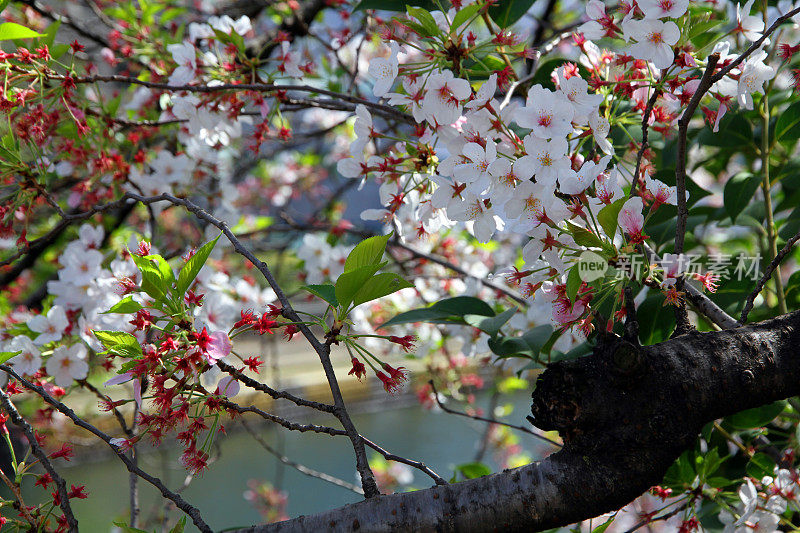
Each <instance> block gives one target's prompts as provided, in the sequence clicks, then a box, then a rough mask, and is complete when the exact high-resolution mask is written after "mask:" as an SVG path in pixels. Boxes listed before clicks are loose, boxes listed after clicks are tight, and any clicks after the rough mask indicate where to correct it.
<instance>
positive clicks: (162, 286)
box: [131, 254, 170, 301]
mask: <svg viewBox="0 0 800 533" xmlns="http://www.w3.org/2000/svg"><path fill="white" fill-rule="evenodd" d="M131 258H132V259H133V262H134V263H136V268H138V269H139V272H141V273H142V284H141V287H142V290H143V291H144V292H146V293H147V294H148V295H149V296H150V297H152V298H153V299H154V300H156V301H166V299H167V294H169V289H170V288H169V286H168V285H167V281H166V280H165V279H164V278H163V274H162V273H161V270H160V269H159V268H158V267H157V266H156V264H155V263H154V262H153V261H152V260H150V259H147V258H146V257H141V256H139V255H136V254H131Z"/></svg>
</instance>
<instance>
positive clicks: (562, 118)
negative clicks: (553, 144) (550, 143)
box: [515, 84, 575, 139]
mask: <svg viewBox="0 0 800 533" xmlns="http://www.w3.org/2000/svg"><path fill="white" fill-rule="evenodd" d="M574 115H575V110H574V109H573V107H572V104H571V103H570V101H569V100H568V99H567V97H566V96H564V94H563V93H554V92H553V91H551V90H549V89H545V88H543V87H542V86H541V85H538V84H537V85H534V86H533V87H531V90H530V91H528V98H527V100H526V102H525V107H523V108H521V109H520V110H519V111H518V112H517V114H516V117H515V118H516V121H517V124H519V125H520V126H522V127H523V128H530V129H531V132H532V133H533V134H534V135H535V136H537V137H539V138H540V139H553V138H556V137H566V136H567V135H569V133H570V132H571V131H572V118H573V116H574Z"/></svg>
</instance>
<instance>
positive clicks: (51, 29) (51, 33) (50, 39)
mask: <svg viewBox="0 0 800 533" xmlns="http://www.w3.org/2000/svg"><path fill="white" fill-rule="evenodd" d="M59 27H61V21H60V20H55V21H53V22H51V23H50V24H49V25H48V26H47V31H46V32H45V34H44V39H42V40H41V41H40V42H39V44H46V45H47V46H48V48H53V44H55V42H56V33H58V28H59ZM51 55H52V53H51Z"/></svg>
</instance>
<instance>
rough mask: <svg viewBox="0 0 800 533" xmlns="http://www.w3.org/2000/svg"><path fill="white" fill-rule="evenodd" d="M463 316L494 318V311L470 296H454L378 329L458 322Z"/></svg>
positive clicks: (400, 317) (393, 318) (397, 317)
mask: <svg viewBox="0 0 800 533" xmlns="http://www.w3.org/2000/svg"><path fill="white" fill-rule="evenodd" d="M465 315H481V316H494V310H493V309H492V308H491V307H490V306H489V304H487V303H486V302H484V301H483V300H480V299H478V298H474V297H472V296H455V297H453V298H447V299H445V300H441V301H438V302H436V303H435V304H433V305H432V306H430V307H423V308H420V309H412V310H411V311H406V312H405V313H400V314H399V315H396V316H394V317H392V318H390V319H389V320H387V321H386V322H384V323H383V324H381V325H380V326H378V328H379V329H380V328H386V327H389V326H397V325H399V324H411V323H414V322H429V323H433V324H436V323H452V322H460V321H461V317H463V316H465Z"/></svg>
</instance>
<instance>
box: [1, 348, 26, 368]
mask: <svg viewBox="0 0 800 533" xmlns="http://www.w3.org/2000/svg"><path fill="white" fill-rule="evenodd" d="M21 353H22V350H17V351H16V352H0V365H2V364H3V363H5V362H6V361H8V360H9V359H11V358H12V357H15V356H17V355H19V354H21Z"/></svg>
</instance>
